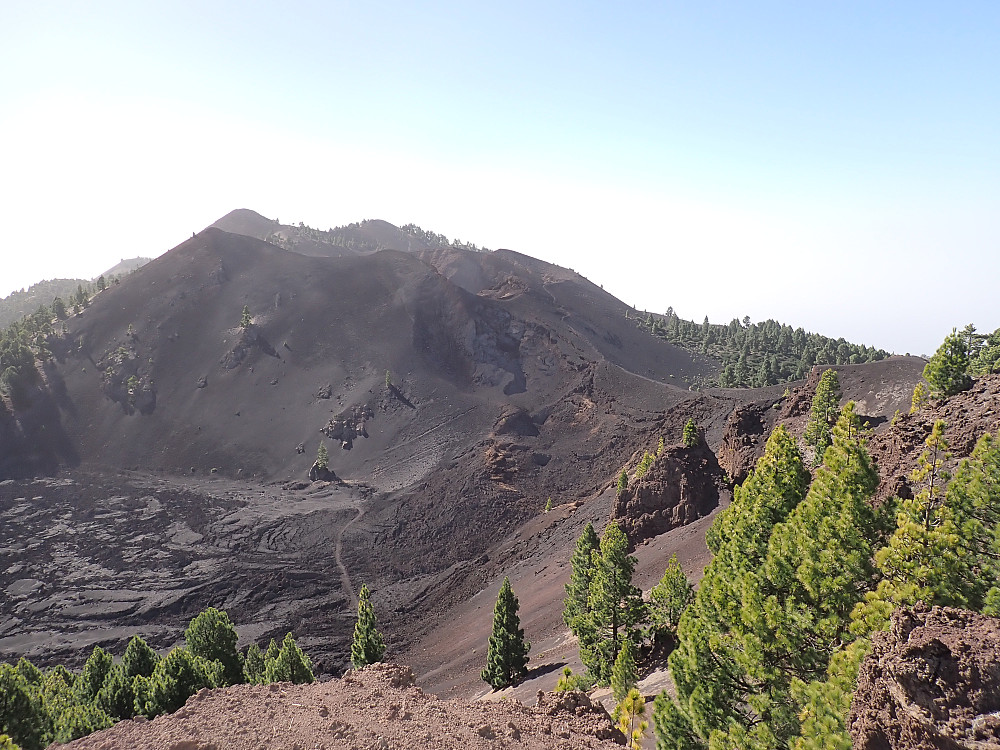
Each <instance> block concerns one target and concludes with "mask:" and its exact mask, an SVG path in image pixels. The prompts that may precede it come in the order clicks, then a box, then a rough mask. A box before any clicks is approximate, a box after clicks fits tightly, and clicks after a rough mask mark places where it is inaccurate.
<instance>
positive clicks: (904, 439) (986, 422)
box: [868, 375, 1000, 500]
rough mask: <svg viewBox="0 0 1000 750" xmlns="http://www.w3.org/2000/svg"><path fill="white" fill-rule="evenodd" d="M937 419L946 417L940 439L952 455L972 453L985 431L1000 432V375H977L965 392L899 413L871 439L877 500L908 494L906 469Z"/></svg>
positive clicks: (912, 462)
mask: <svg viewBox="0 0 1000 750" xmlns="http://www.w3.org/2000/svg"><path fill="white" fill-rule="evenodd" d="M939 419H943V420H944V421H945V425H946V426H945V431H944V437H945V440H947V441H948V448H949V450H950V451H951V454H952V456H953V457H954V458H955V459H959V458H964V457H965V456H968V455H970V454H971V453H972V450H973V449H974V448H975V447H976V442H977V441H978V440H979V438H981V437H982V436H983V434H984V433H987V432H989V433H992V434H994V435H996V434H997V433H998V432H1000V375H986V376H984V377H982V378H979V379H978V380H976V381H975V382H974V383H973V384H972V388H970V389H969V390H967V391H964V392H962V393H959V394H957V395H955V396H952V397H951V398H948V399H938V400H934V401H931V402H929V403H928V404H925V405H924V407H923V408H922V409H921V410H920V411H919V412H917V413H916V414H900V415H899V416H898V417H897V418H896V419H895V420H894V421H893V424H891V425H890V426H889V427H888V428H887V429H885V430H882V431H881V432H877V433H876V434H874V435H873V436H872V437H871V438H870V439H869V441H868V452H869V453H870V454H871V456H872V458H873V459H875V462H876V463H877V464H878V470H879V475H880V476H881V478H882V483H881V485H879V491H878V497H879V499H880V500H884V499H886V498H888V497H891V496H893V495H897V496H899V497H907V496H909V495H910V494H911V492H912V491H911V489H910V486H909V480H908V477H909V474H910V471H911V470H912V469H913V467H914V465H915V464H916V458H917V456H919V455H920V453H921V451H923V449H924V441H925V440H926V439H927V436H928V435H930V434H931V429H932V428H933V426H934V422H936V421H937V420H939Z"/></svg>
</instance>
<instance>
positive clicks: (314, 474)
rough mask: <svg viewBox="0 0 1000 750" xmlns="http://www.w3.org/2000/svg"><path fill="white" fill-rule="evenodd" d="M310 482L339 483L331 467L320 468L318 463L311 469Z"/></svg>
mask: <svg viewBox="0 0 1000 750" xmlns="http://www.w3.org/2000/svg"><path fill="white" fill-rule="evenodd" d="M309 481H310V482H336V481H338V478H337V475H336V474H334V473H333V472H332V471H330V467H329V466H320V465H319V464H318V463H317V462H315V461H314V462H313V465H312V466H311V467H310V468H309Z"/></svg>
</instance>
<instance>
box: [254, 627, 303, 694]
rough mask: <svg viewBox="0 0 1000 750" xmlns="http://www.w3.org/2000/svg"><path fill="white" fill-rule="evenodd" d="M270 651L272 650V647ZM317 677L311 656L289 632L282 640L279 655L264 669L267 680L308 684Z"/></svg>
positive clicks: (268, 662)
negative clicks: (313, 670) (307, 654)
mask: <svg viewBox="0 0 1000 750" xmlns="http://www.w3.org/2000/svg"><path fill="white" fill-rule="evenodd" d="M268 651H270V647H269V648H268ZM315 679H316V678H315V677H314V676H313V673H312V662H311V661H310V659H309V657H308V656H306V654H305V652H304V651H303V650H302V649H301V648H299V644H297V643H296V642H295V639H294V638H292V634H291V633H287V634H286V635H285V638H284V640H283V641H282V642H281V648H280V649H278V653H277V655H276V656H275V657H274V658H273V659H271V660H269V661H267V666H266V667H265V669H264V680H265V681H266V682H293V683H295V684H308V683H310V682H313V681H314V680H315Z"/></svg>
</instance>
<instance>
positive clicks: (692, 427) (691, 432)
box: [682, 419, 698, 448]
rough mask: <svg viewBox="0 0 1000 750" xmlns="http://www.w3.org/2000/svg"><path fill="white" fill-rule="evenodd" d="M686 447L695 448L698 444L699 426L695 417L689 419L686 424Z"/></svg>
mask: <svg viewBox="0 0 1000 750" xmlns="http://www.w3.org/2000/svg"><path fill="white" fill-rule="evenodd" d="M682 440H683V441H684V447H685V448H695V447H697V445H698V426H697V425H696V424H695V423H694V420H693V419H689V420H688V421H687V424H686V425H684V435H683V437H682Z"/></svg>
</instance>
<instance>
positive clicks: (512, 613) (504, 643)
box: [480, 578, 531, 690]
mask: <svg viewBox="0 0 1000 750" xmlns="http://www.w3.org/2000/svg"><path fill="white" fill-rule="evenodd" d="M518 608H519V605H518V602H517V597H516V596H514V591H513V589H511V587H510V578H504V579H503V584H502V585H501V586H500V593H499V594H498V595H497V603H496V607H495V608H494V609H493V634H492V635H490V643H489V650H488V651H487V654H486V669H484V670H483V671H482V674H481V675H480V676H481V677H482V679H483V681H484V682H486V683H487V684H488V685H490V687H492V688H493V689H494V690H502V689H503V688H505V687H510V686H511V685H517V684H519V683H520V682H521V680H523V679H524V676H525V675H526V674H527V671H528V670H527V664H528V651H529V650H530V648H531V645H530V644H529V643H528V642H527V641H525V640H524V631H523V630H522V629H521V619H520V618H519V617H518V614H517V610H518Z"/></svg>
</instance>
